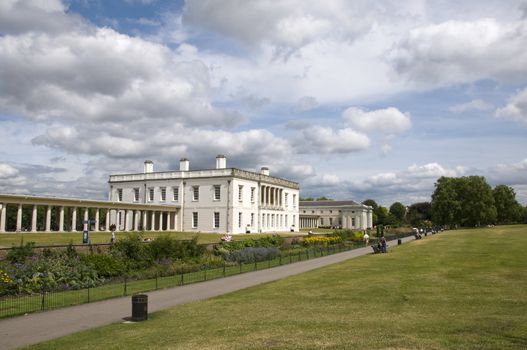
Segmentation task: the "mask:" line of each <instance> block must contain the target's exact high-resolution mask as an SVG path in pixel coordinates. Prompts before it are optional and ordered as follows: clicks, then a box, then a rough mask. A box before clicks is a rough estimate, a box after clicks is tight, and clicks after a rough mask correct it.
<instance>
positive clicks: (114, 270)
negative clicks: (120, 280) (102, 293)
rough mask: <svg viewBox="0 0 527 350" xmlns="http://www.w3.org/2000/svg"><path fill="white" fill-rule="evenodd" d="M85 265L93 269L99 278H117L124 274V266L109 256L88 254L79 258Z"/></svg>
mask: <svg viewBox="0 0 527 350" xmlns="http://www.w3.org/2000/svg"><path fill="white" fill-rule="evenodd" d="M81 259H82V260H83V261H84V262H85V263H86V264H91V265H93V266H94V267H95V270H96V271H97V274H98V275H99V276H101V277H117V276H122V275H123V274H125V273H126V264H125V263H124V262H123V261H121V260H120V259H117V258H115V257H114V256H113V255H110V254H93V253H92V254H88V255H84V256H82V257H81Z"/></svg>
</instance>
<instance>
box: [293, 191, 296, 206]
mask: <svg viewBox="0 0 527 350" xmlns="http://www.w3.org/2000/svg"><path fill="white" fill-rule="evenodd" d="M293 208H296V194H293Z"/></svg>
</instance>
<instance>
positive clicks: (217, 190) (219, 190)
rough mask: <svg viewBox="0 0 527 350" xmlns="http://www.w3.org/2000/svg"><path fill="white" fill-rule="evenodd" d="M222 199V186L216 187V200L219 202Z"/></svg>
mask: <svg viewBox="0 0 527 350" xmlns="http://www.w3.org/2000/svg"><path fill="white" fill-rule="evenodd" d="M220 199H221V187H220V185H214V200H215V201H219V200H220Z"/></svg>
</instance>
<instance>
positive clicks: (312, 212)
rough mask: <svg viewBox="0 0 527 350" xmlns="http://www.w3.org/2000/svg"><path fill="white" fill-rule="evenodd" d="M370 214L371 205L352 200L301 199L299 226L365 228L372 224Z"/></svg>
mask: <svg viewBox="0 0 527 350" xmlns="http://www.w3.org/2000/svg"><path fill="white" fill-rule="evenodd" d="M372 214H373V208H372V207H370V206H367V205H364V204H360V203H357V202H354V201H302V202H300V228H301V229H309V228H318V227H339V228H344V229H350V230H365V229H367V228H371V227H372V226H373V219H372Z"/></svg>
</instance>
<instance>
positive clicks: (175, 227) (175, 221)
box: [173, 211, 178, 231]
mask: <svg viewBox="0 0 527 350" xmlns="http://www.w3.org/2000/svg"><path fill="white" fill-rule="evenodd" d="M177 214H178V212H177V211H175V212H174V226H173V230H174V231H177Z"/></svg>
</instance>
